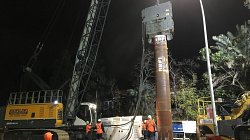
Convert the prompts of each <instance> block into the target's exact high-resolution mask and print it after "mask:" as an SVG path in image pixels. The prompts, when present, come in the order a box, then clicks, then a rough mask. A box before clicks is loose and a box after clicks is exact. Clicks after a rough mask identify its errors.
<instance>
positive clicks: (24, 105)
mask: <svg viewBox="0 0 250 140" xmlns="http://www.w3.org/2000/svg"><path fill="white" fill-rule="evenodd" d="M110 2H111V0H91V3H90V6H89V11H88V15H87V19H86V21H85V25H84V28H83V33H82V36H81V40H80V45H79V48H78V50H77V53H76V57H75V64H74V69H73V74H72V79H71V82H70V85H69V93H68V94H67V95H66V96H67V101H66V104H63V101H62V99H63V97H64V96H65V95H63V92H62V91H61V90H47V89H46V90H41V91H30V92H13V93H11V94H10V97H9V104H8V105H7V107H2V108H0V114H4V115H1V116H0V128H1V129H0V134H1V135H0V136H1V137H3V138H4V139H8V140H12V139H13V140H14V139H16V138H17V137H19V138H20V139H21V140H27V139H42V138H43V134H45V133H46V132H47V131H50V132H52V134H53V137H54V138H53V139H63V140H69V139H70V140H71V139H72V140H74V139H79V138H80V139H82V138H83V137H84V136H83V134H84V133H83V130H82V129H83V123H82V122H83V119H84V117H86V119H88V120H90V121H92V122H94V121H95V119H94V117H92V116H93V114H95V113H96V111H95V109H96V105H95V104H93V103H89V102H82V99H83V95H84V93H85V92H86V88H87V85H88V81H89V79H90V76H91V72H92V70H93V67H94V64H95V61H96V57H97V53H98V49H99V46H100V42H101V37H102V34H103V29H104V25H105V21H106V16H107V13H108V9H109V5H110ZM27 68H29V67H27ZM78 112H81V115H82V116H80V117H78V116H77V114H78ZM79 123H80V124H79Z"/></svg>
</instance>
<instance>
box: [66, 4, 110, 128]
mask: <svg viewBox="0 0 250 140" xmlns="http://www.w3.org/2000/svg"><path fill="white" fill-rule="evenodd" d="M110 1H111V0H91V4H90V7H89V11H88V16H87V19H86V22H85V25H84V29H83V33H82V36H81V40H80V45H79V48H78V51H77V53H76V58H75V65H74V70H73V74H72V79H71V83H70V87H69V94H68V98H67V103H66V106H65V115H64V116H65V117H64V122H66V123H70V124H72V123H73V121H74V120H75V117H76V114H77V111H78V109H79V105H80V102H81V100H82V98H83V95H84V93H85V91H86V88H87V84H88V81H89V78H90V76H91V72H92V69H93V67H94V64H95V60H96V57H97V53H98V49H99V45H100V41H101V37H102V33H103V29H104V24H105V21H106V16H107V13H108V9H109V5H110ZM80 87H81V91H80Z"/></svg>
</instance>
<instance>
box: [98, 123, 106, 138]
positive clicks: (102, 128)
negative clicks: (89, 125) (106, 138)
mask: <svg viewBox="0 0 250 140" xmlns="http://www.w3.org/2000/svg"><path fill="white" fill-rule="evenodd" d="M102 133H105V132H104V127H103V124H102V120H101V119H98V121H97V123H96V138H97V140H101V139H102Z"/></svg>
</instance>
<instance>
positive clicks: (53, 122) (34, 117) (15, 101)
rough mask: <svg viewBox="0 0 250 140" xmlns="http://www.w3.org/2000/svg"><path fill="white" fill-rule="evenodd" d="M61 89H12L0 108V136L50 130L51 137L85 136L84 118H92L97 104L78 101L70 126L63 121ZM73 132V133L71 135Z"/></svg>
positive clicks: (36, 135) (10, 139) (37, 135)
mask: <svg viewBox="0 0 250 140" xmlns="http://www.w3.org/2000/svg"><path fill="white" fill-rule="evenodd" d="M62 98H63V92H62V91H61V90H42V91H30V92H15V93H11V94H10V97H9V102H8V105H7V106H6V107H5V108H4V109H3V108H2V109H1V110H0V114H1V115H0V128H2V130H0V131H1V134H4V135H0V136H1V137H2V138H1V137H0V140H1V139H4V140H16V138H17V137H19V139H20V140H26V139H38V140H39V139H43V135H44V134H45V133H46V132H47V131H50V132H52V133H53V137H54V139H58V140H69V139H78V138H83V137H84V133H83V132H84V130H83V129H84V127H83V126H84V125H85V122H84V121H86V120H88V121H89V122H95V120H96V105H95V104H92V103H88V102H85V103H81V104H80V106H79V111H78V114H77V116H76V120H75V121H74V124H73V125H72V126H69V125H68V124H65V123H63V119H64V115H63V114H64V106H63V104H62ZM71 133H73V134H74V135H72V134H71Z"/></svg>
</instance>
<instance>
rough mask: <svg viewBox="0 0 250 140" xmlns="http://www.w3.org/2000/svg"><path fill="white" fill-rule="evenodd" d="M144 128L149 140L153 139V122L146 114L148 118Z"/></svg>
mask: <svg viewBox="0 0 250 140" xmlns="http://www.w3.org/2000/svg"><path fill="white" fill-rule="evenodd" d="M146 128H147V131H148V137H149V139H150V140H154V139H155V122H154V120H153V119H152V116H151V115H148V120H147V122H146Z"/></svg>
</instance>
